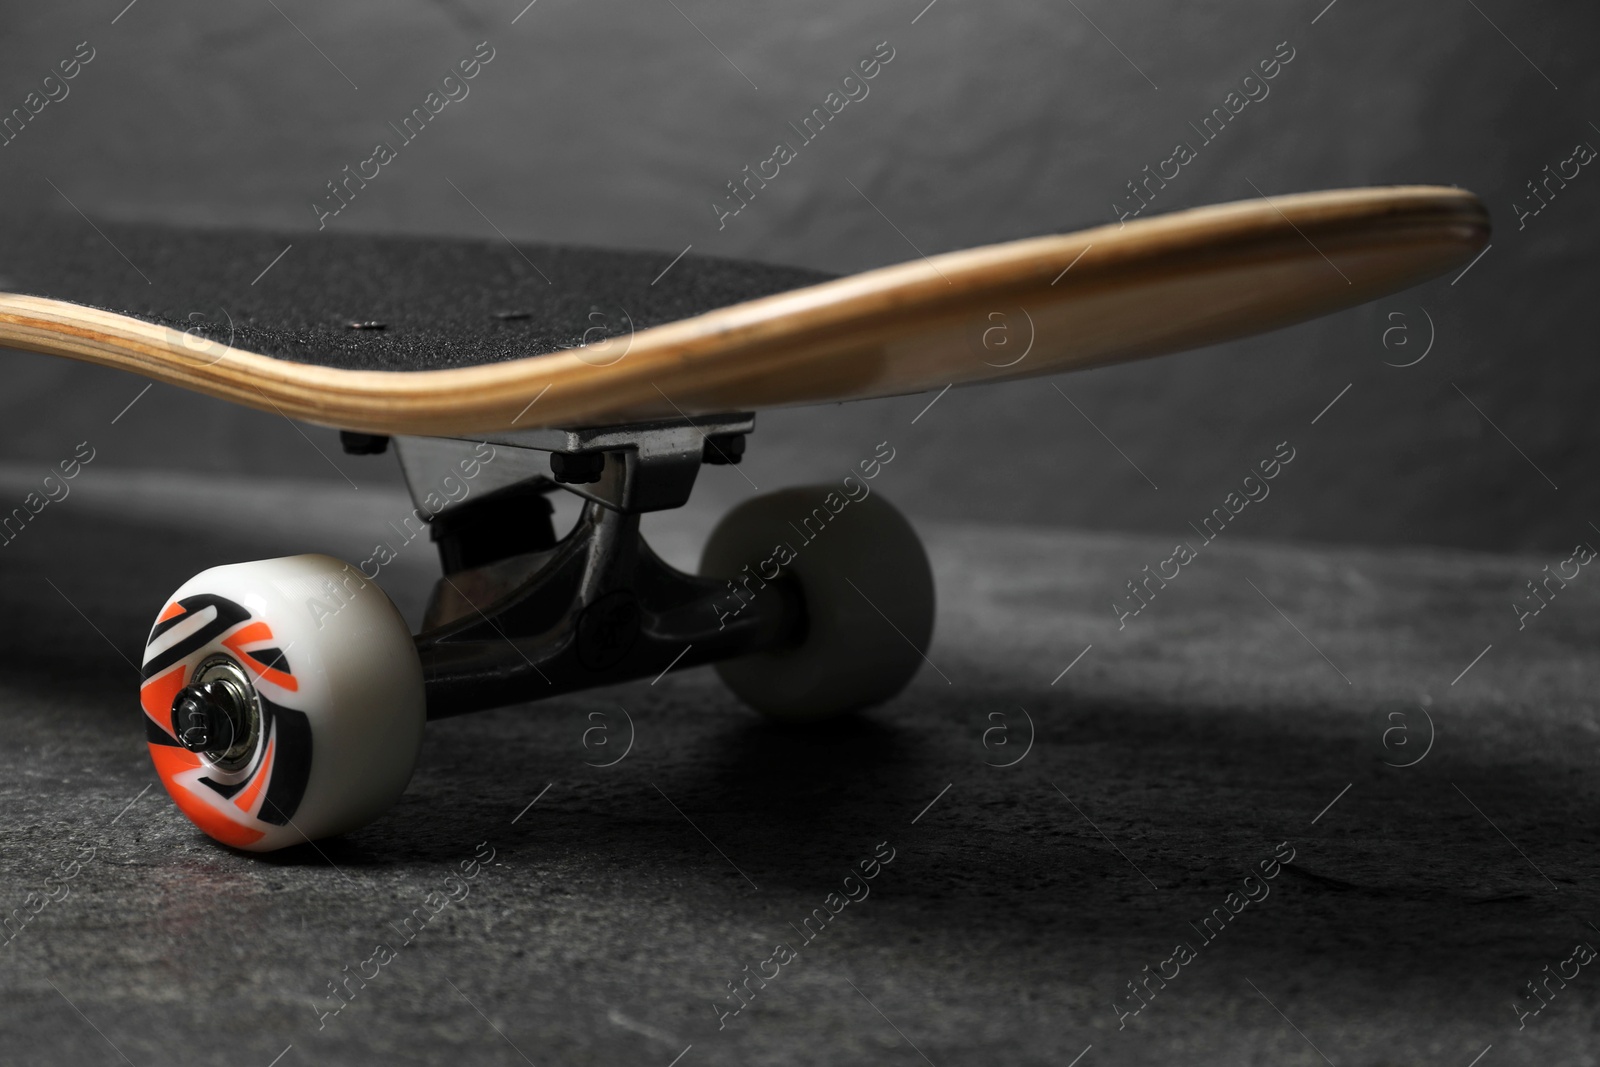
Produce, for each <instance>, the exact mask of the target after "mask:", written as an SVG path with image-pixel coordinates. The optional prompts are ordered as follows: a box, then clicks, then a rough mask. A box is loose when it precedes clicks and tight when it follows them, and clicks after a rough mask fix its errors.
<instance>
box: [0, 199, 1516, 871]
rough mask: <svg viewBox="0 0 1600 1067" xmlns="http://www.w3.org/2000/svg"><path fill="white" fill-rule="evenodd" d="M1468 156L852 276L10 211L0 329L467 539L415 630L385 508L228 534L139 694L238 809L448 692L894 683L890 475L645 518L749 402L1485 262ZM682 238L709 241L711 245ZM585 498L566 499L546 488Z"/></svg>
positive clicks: (267, 818)
mask: <svg viewBox="0 0 1600 1067" xmlns="http://www.w3.org/2000/svg"><path fill="white" fill-rule="evenodd" d="M1488 233H1489V223H1488V215H1487V212H1486V211H1485V209H1484V207H1483V206H1482V204H1481V203H1480V202H1479V201H1478V200H1477V198H1475V197H1474V196H1473V195H1472V194H1470V193H1467V192H1463V191H1460V190H1457V189H1453V188H1440V187H1424V186H1417V187H1393V188H1375V189H1355V190H1342V191H1333V192H1321V193H1308V194H1301V195H1295V196H1284V197H1276V198H1271V199H1268V198H1266V197H1261V198H1258V199H1255V200H1250V201H1242V202H1239V203H1234V204H1224V205H1219V206H1215V207H1207V208H1201V209H1196V210H1191V211H1183V212H1177V213H1173V214H1170V215H1165V216H1156V217H1152V218H1147V219H1140V220H1137V221H1134V222H1130V223H1126V224H1123V225H1111V226H1103V227H1099V228H1095V229H1088V230H1083V231H1079V232H1076V233H1069V234H1062V235H1054V236H1045V237H1036V238H1031V239H1027V240H1020V241H1013V242H1009V243H1005V244H998V245H991V246H988V247H983V248H976V249H971V250H968V251H962V252H954V253H948V254H942V255H936V256H931V257H928V256H924V257H920V258H917V259H913V260H910V261H908V262H906V263H903V264H900V265H897V266H891V267H886V268H883V269H879V270H872V271H868V272H865V273H861V274H856V275H852V276H849V277H844V278H832V277H829V276H826V275H822V274H817V273H815V272H810V271H804V270H799V269H792V268H783V267H773V266H765V265H759V264H749V263H738V262H732V261H726V260H719V259H712V258H706V257H699V256H691V255H687V254H680V255H679V256H678V257H677V258H672V257H671V256H670V255H664V254H654V253H638V252H620V251H604V250H597V249H579V248H566V247H560V246H545V245H533V244H512V243H511V242H509V241H506V242H503V243H480V242H472V241H446V240H434V239H400V238H396V239H385V238H373V237H361V236H350V235H338V236H334V235H284V236H274V235H271V234H264V233H242V232H228V231H210V232H207V231H190V230H174V229H170V228H148V227H136V226H108V227H105V228H104V229H98V230H95V229H90V228H86V229H82V230H77V229H75V230H72V231H66V230H63V229H62V228H61V227H60V226H55V225H49V226H36V227H25V226H24V227H19V228H17V229H16V231H15V232H14V233H13V234H12V235H11V237H10V238H9V239H8V241H7V242H6V243H5V245H4V246H3V247H0V345H4V346H8V347H11V348H17V349H26V350H31V351H36V352H42V353H47V354H52V355H58V356H65V357H69V358H73V359H79V360H85V361H89V362H93V363H98V364H102V365H105V366H110V367H116V368H121V369H124V370H130V371H133V372H135V373H137V374H140V375H143V376H145V377H148V378H152V379H155V380H157V381H163V382H168V383H171V384H175V385H179V386H182V387H185V388H188V389H192V390H196V391H198V392H201V393H204V394H207V395H210V396H213V397H216V398H219V399H222V400H227V401H231V402H233V403H237V404H243V405H246V406H249V407H254V408H258V409H261V410H265V411H275V412H278V413H281V414H283V415H285V416H288V417H291V418H296V419H302V420H306V421H309V422H313V423H318V424H321V425H325V426H330V427H334V428H336V429H339V430H340V431H341V441H342V442H343V444H344V447H345V449H346V451H348V452H351V453H354V454H367V455H370V454H378V453H382V452H387V451H392V452H394V453H395V454H396V455H397V457H398V460H399V463H400V466H401V469H402V471H403V473H404V475H405V479H406V484H407V486H408V488H409V490H410V494H411V498H412V503H413V504H414V508H413V510H412V511H411V513H410V514H408V515H407V516H405V517H404V519H403V521H402V523H401V525H402V526H403V527H404V528H405V529H406V530H407V531H408V536H409V535H412V534H420V533H421V532H422V531H423V530H426V531H427V532H428V534H429V537H430V538H431V540H432V541H433V543H434V544H435V546H436V548H437V550H438V554H439V559H440V564H441V571H442V575H441V577H440V578H439V580H438V582H437V583H436V585H435V588H434V590H433V593H432V596H431V599H430V601H429V604H428V607H427V611H426V613H425V616H424V620H423V625H422V627H421V632H420V633H418V634H416V635H413V634H412V633H411V632H410V630H409V628H408V627H407V626H406V624H405V622H404V621H403V620H402V618H401V616H400V614H399V612H398V611H397V610H396V609H395V607H394V605H393V604H392V603H391V602H390V600H389V599H388V597H387V596H386V595H385V594H384V593H383V591H382V590H381V589H380V588H379V586H378V584H377V581H376V578H377V575H378V574H379V573H380V571H381V568H382V566H383V565H384V563H385V562H387V561H386V560H384V559H383V558H382V556H383V549H384V547H385V546H379V549H378V551H376V552H375V553H374V555H373V557H371V558H369V559H366V560H362V561H360V562H359V563H356V564H351V563H346V562H342V561H339V560H335V559H332V558H330V557H327V556H320V555H302V556H292V557H286V558H282V559H272V560H259V561H255V562H249V563H241V564H234V565H230V566H224V567H216V568H212V569H210V570H207V571H204V572H202V573H200V574H197V575H195V576H194V577H193V578H191V579H190V580H189V581H187V582H185V583H184V584H183V585H182V586H180V587H179V589H178V590H177V591H176V592H175V593H174V594H173V595H172V596H171V597H170V598H169V599H168V601H167V602H166V604H165V605H164V606H163V607H162V608H161V610H160V611H159V612H158V614H157V616H156V621H155V623H154V626H153V627H152V629H151V630H150V634H149V637H148V639H147V641H146V644H145V650H144V661H143V682H142V685H141V689H140V704H141V706H142V708H143V714H144V721H145V726H146V732H147V740H148V742H149V749H150V755H151V758H152V760H153V762H154V764H155V767H156V771H157V774H158V776H159V777H160V779H161V781H162V783H163V785H164V786H165V787H166V789H167V791H168V793H169V794H170V795H171V796H172V798H173V800H174V801H175V802H176V804H177V806H178V807H179V809H180V810H182V811H183V813H184V814H185V815H186V816H187V817H188V818H189V819H190V820H191V821H192V822H193V823H194V824H195V825H196V826H197V827H199V828H200V829H201V830H202V831H204V832H205V833H206V834H208V835H210V836H211V837H213V838H215V839H216V840H217V841H220V842H222V843H223V844H226V845H229V846H233V847H235V848H239V849H245V850H251V851H267V850H272V849H277V848H282V847H285V846H289V845H294V844H298V843H302V842H305V841H311V840H316V839H318V838H323V837H328V836H332V835H335V834H340V833H344V832H348V831H350V830H353V829H356V828H358V827H360V826H362V825H364V824H365V823H367V822H369V821H370V820H372V819H373V818H375V817H376V816H378V815H379V814H380V813H381V812H383V811H384V810H385V809H386V808H388V807H389V806H390V805H391V804H393V803H394V802H395V801H396V800H397V799H398V798H399V796H400V795H401V794H402V793H403V791H404V790H405V787H406V784H407V782H408V781H409V779H410V776H411V773H412V770H413V768H414V766H415V764H416V761H417V756H418V753H419V751H420V747H421V744H422V736H423V727H424V724H425V722H426V721H428V720H430V719H440V718H445V717H449V716H453V715H459V714H464V713H467V712H471V711H476V710H481V709H487V708H495V707H503V706H507V705H511V704H521V703H528V702H532V701H536V700H539V699H542V698H544V697H547V696H554V695H557V694H561V693H568V692H573V691H576V690H580V689H585V688H589V687H593V686H599V685H606V684H611V683H615V682H619V681H623V680H627V679H634V678H644V677H651V676H658V675H660V674H663V673H665V672H666V671H667V670H670V669H678V668H681V667H688V666H694V665H700V664H715V665H716V669H717V671H718V673H719V674H720V675H721V677H722V679H723V680H724V681H725V682H726V683H727V685H728V686H729V687H730V688H731V689H732V690H733V692H734V693H735V694H736V695H737V696H738V697H739V698H740V699H742V700H743V701H744V702H745V703H747V704H748V705H750V706H751V707H753V708H755V709H756V710H757V711H760V712H763V713H765V714H767V715H770V716H773V717H777V718H780V719H787V720H807V719H819V718H824V717H827V716H831V715H837V714H841V713H845V712H849V711H853V710H856V709H859V708H863V707H867V706H870V705H873V704H877V703H880V702H882V701H885V700H888V699H889V698H891V697H893V696H894V695H895V694H897V693H898V692H900V691H901V690H902V689H903V688H904V687H905V686H906V685H907V684H908V683H909V682H910V680H911V678H912V677H913V676H914V675H915V673H916V672H917V669H918V668H919V667H920V665H921V664H922V663H923V661H924V653H925V651H926V649H927V647H928V643H929V641H930V639H931V636H932V631H933V614H934V586H933V577H932V572H931V569H930V567H929V564H928V559H927V556H926V553H925V552H924V551H923V549H922V546H921V544H920V542H919V541H918V539H917V535H916V532H915V531H914V530H913V529H912V527H911V525H910V524H909V523H908V522H907V521H906V519H905V518H904V517H903V516H902V515H901V514H900V513H899V512H898V511H897V510H896V509H895V508H894V507H893V506H892V505H890V504H889V503H888V502H886V501H885V500H884V499H883V497H882V496H881V495H880V494H879V493H878V492H877V491H876V490H875V487H874V484H873V479H874V478H875V477H876V476H877V474H878V472H879V471H880V470H881V465H882V463H883V462H884V461H886V457H883V456H878V457H873V458H870V459H863V460H862V461H861V462H860V464H859V465H858V467H857V468H853V469H852V471H851V473H850V475H849V476H848V477H846V478H844V479H843V480H842V481H841V482H838V483H836V484H834V485H831V486H814V487H802V488H793V489H786V490H780V491H778V492H776V493H770V494H767V495H765V496H760V497H756V498H754V499H751V500H748V501H746V502H744V503H743V504H741V505H739V506H738V507H736V508H734V509H733V510H732V511H731V512H730V513H729V514H728V515H727V516H726V517H724V518H723V519H722V521H721V522H720V523H719V524H718V526H717V527H716V528H715V530H714V531H713V533H712V534H711V536H710V538H709V540H708V542H707V544H706V546H705V548H704V551H703V555H702V558H701V563H700V568H699V573H698V574H687V573H683V572H680V571H678V570H676V569H674V568H672V567H670V566H669V565H667V564H666V563H665V562H663V561H662V560H661V559H660V558H659V557H658V556H656V555H655V553H654V552H653V551H651V549H650V547H649V545H648V544H646V543H645V541H644V540H643V539H642V538H641V536H640V533H639V519H640V516H641V515H642V514H645V513H648V512H652V511H659V510H663V509H667V508H673V507H677V506H680V505H682V504H683V503H685V502H686V501H687V500H688V498H689V495H690V492H691V490H692V488H693V486H694V482H695V479H696V476H697V474H698V472H699V469H700V467H701V466H702V465H704V464H732V463H738V462H739V460H740V458H741V456H742V455H743V453H744V449H745V443H746V436H747V435H748V434H750V433H751V432H752V431H753V430H754V428H755V414H756V412H758V411H760V410H761V409H764V408H771V407H779V406H793V405H805V404H819V403H829V402H837V401H846V400H854V399H864V398H870V397H883V396H890V395H899V394H907V393H915V392H921V391H924V390H930V389H942V388H944V387H947V386H949V385H951V384H967V383H976V382H984V381H998V380H1004V379H1012V378H1019V377H1024V376H1030V375H1043V374H1056V373H1060V372H1063V371H1068V370H1076V369H1080V368H1086V367H1093V366H1100V365H1105V364H1109V363H1115V362H1119V361H1124V360H1130V359H1136V358H1142V357H1147V356H1155V355H1160V354H1163V353H1170V352H1176V351H1180V350H1183V349H1187V348H1194V347H1198V346H1202V345H1207V344H1211V343H1214V342H1218V341H1222V340H1227V339H1230V338H1235V337H1241V336H1245V335H1247V334H1251V333H1256V332H1261V331H1266V330H1271V329H1275V328H1278V327H1281V326H1286V325H1289V324H1291V323H1295V322H1300V321H1303V320H1306V319H1309V318H1313V317H1316V316H1319V315H1323V314H1326V313H1329V312H1332V311H1335V310H1339V309H1342V308H1346V307H1351V306H1353V305H1356V304H1359V303H1362V302H1365V301H1368V300H1371V299H1374V298H1376V297H1378V296H1381V295H1384V294H1388V293H1392V292H1395V291H1398V290H1400V289H1404V288H1407V287H1409V286H1411V285H1414V284H1416V283H1418V282H1421V281H1423V280H1425V279H1427V278H1431V277H1434V276H1437V275H1439V274H1441V273H1443V272H1445V271H1447V270H1449V269H1451V268H1453V267H1458V266H1460V265H1462V264H1464V263H1466V262H1468V261H1469V260H1470V259H1471V257H1472V256H1474V255H1475V254H1477V253H1478V251H1479V250H1480V249H1481V248H1482V247H1483V245H1484V243H1485V242H1486V241H1487V239H1488ZM685 251H686V252H687V251H689V250H685ZM556 490H565V491H569V492H572V493H575V494H577V495H578V496H580V497H582V498H583V499H584V505H583V508H582V511H581V514H580V517H579V518H578V520H577V522H576V524H575V525H574V527H573V528H572V529H571V530H570V531H568V532H566V533H565V534H564V535H561V536H558V535H557V532H556V530H555V528H554V525H553V523H552V518H551V516H552V511H553V509H552V507H551V504H550V499H549V497H550V494H551V493H552V492H554V491H556Z"/></svg>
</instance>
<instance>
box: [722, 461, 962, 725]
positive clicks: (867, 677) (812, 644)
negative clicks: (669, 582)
mask: <svg viewBox="0 0 1600 1067" xmlns="http://www.w3.org/2000/svg"><path fill="white" fill-rule="evenodd" d="M858 484H861V485H864V484H865V483H858ZM700 573H701V574H702V575H706V576H708V577H713V578H727V579H732V580H733V586H732V587H730V591H729V599H728V600H727V601H726V603H727V604H728V605H730V606H737V605H738V604H739V603H740V599H739V598H752V597H759V596H762V595H771V594H770V592H765V591H764V590H763V588H762V587H763V583H770V582H772V581H774V580H779V581H781V580H784V579H785V578H786V579H788V580H790V581H792V582H793V583H794V585H795V586H797V587H798V588H799V592H800V596H801V599H802V600H803V602H804V607H805V615H806V626H805V634H804V637H803V639H802V642H801V643H800V644H799V645H797V646H795V647H793V648H788V649H784V650H783V651H780V652H762V653H757V654H755V655H750V656H741V657H740V658H738V659H732V660H725V661H723V662H721V663H718V664H717V673H718V674H720V675H721V676H722V680H723V681H724V682H726V683H727V685H728V688H730V689H732V690H733V691H734V693H735V694H736V695H738V697H739V698H740V699H741V700H743V701H744V702H745V703H746V704H749V705H750V706H751V707H752V708H755V709H756V710H757V711H760V712H762V713H764V714H766V715H770V716H772V717H773V718H777V719H786V720H793V721H801V720H808V719H822V718H827V717H829V716H832V715H839V714H842V713H844V712H848V711H855V710H856V709H858V708H864V707H868V706H870V705H873V704H881V703H882V702H884V701H886V700H888V699H889V698H890V697H893V696H894V695H895V694H897V693H899V692H900V690H902V689H904V688H905V687H906V685H907V683H909V682H910V681H911V678H912V676H913V675H915V674H916V673H917V670H918V668H920V667H921V666H922V663H923V654H924V653H925V652H926V651H927V649H928V642H929V640H930V639H931V638H932V636H933V608H934V594H933V571H932V569H931V568H930V567H929V566H928V555H927V553H926V552H925V551H923V548H922V542H921V541H920V540H919V539H918V538H917V532H916V531H915V530H914V529H912V527H911V524H910V523H909V522H907V521H906V519H905V516H903V515H901V514H900V512H899V511H898V510H897V509H896V508H895V507H894V506H893V505H892V504H890V503H889V502H888V501H886V500H884V499H883V498H882V497H881V496H879V495H878V494H876V493H873V494H872V495H870V496H866V497H862V498H861V499H852V498H851V497H849V496H848V495H846V494H845V493H844V492H842V491H841V490H840V488H839V487H838V486H827V485H817V486H802V487H798V488H794V489H783V490H780V491H778V492H775V493H769V494H767V495H765V496H759V497H755V498H753V499H751V500H747V501H745V502H744V503H742V504H740V505H739V506H738V507H736V508H734V509H733V510H732V511H730V512H728V514H727V515H725V516H724V517H723V519H722V521H721V522H720V523H718V524H717V528H716V529H715V530H713V531H712V533H711V538H710V540H708V541H707V542H706V547H705V551H704V552H703V553H702V555H701V558H700ZM778 575H781V577H776V578H775V576H778Z"/></svg>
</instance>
